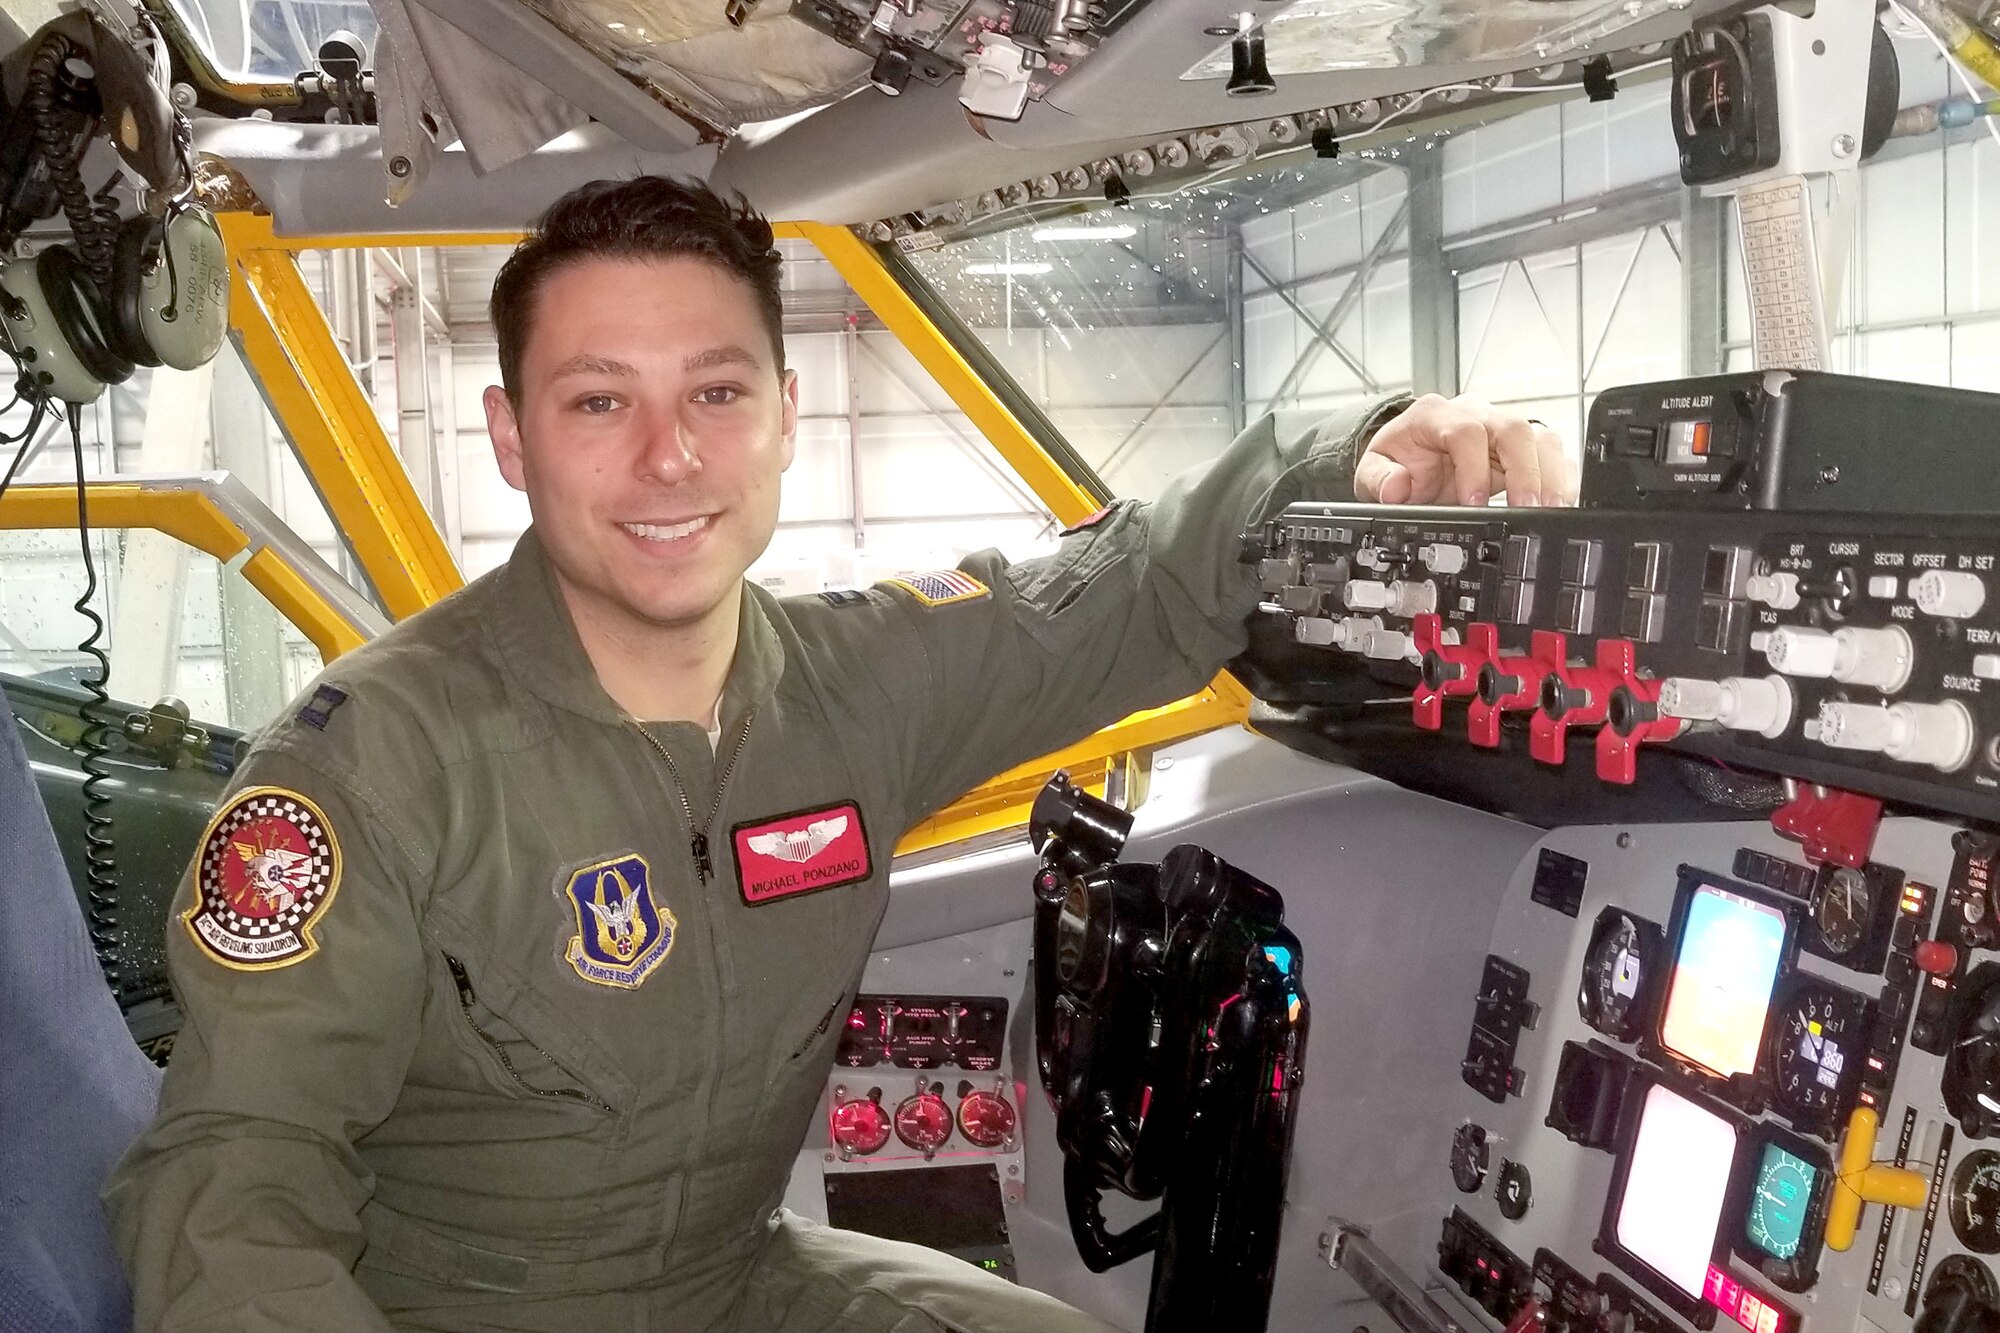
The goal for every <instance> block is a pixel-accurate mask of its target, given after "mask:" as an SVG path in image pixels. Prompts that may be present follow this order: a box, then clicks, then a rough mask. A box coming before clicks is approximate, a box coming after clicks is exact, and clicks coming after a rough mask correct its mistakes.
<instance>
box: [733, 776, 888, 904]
mask: <svg viewBox="0 0 2000 1333" xmlns="http://www.w3.org/2000/svg"><path fill="white" fill-rule="evenodd" d="M729 839H730V842H731V844H732V845H733V847H734V850H735V852H736V887H737V889H738V890H739V891H740V892H741V893H742V894H743V901H744V902H746V903H748V904H749V905H750V906H752V907H757V906H760V905H762V904H764V903H768V902H775V901H777V900H778V899H780V898H793V897H797V896H798V895H800V894H804V893H818V892H819V891H820V890H821V889H837V888H839V887H841V886H842V885H844V884H859V883H860V882H861V881H863V880H865V879H867V878H868V877H869V876H870V875H872V874H874V872H875V867H874V864H873V863H872V862H871V861H870V859H869V855H868V831H867V829H866V828H864V827H863V826H862V823H861V807H860V806H858V805H856V804H855V803H854V802H852V801H843V802H842V803H841V804H839V805H834V806H828V807H826V808H825V809H821V810H799V811H794V812H793V813H791V814H789V815H779V816H778V817H777V818H775V819H765V820H760V821H758V822H755V823H750V824H738V825H737V826H736V827H735V828H733V829H731V830H730V831H729Z"/></svg>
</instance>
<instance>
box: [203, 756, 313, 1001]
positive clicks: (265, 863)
mask: <svg viewBox="0 0 2000 1333" xmlns="http://www.w3.org/2000/svg"><path fill="white" fill-rule="evenodd" d="M339 887H340V844H339V842H337V841H336V840H335V838H334V836H333V829H332V827H331V826H330V825H329V824H328V823H327V819H326V815H325V814H324V813H323V812H322V811H321V810H320V808H319V807H318V806H317V805H314V804H313V803H312V802H311V801H310V800H307V799H306V798H305V797H304V796H302V795H300V794H299V793H298V792H295V791H287V790H286V789H284V788H282V787H252V788H250V789H249V790H247V791H242V792H238V793H237V794H236V795H235V796H234V797H233V798H231V799H230V801H229V803H228V804H227V805H225V806H223V807H222V809H220V810H218V811H217V812H216V815H215V818H214V820H213V821H211V822H210V824H209V826H208V832H206V833H204V834H203V835H202V839H201V853H200V855H199V857H198V858H197V860H196V862H195V873H194V905H193V906H192V907H190V908H188V910H187V911H186V912H185V913H184V914H183V915H182V917H181V921H182V923H183V924H185V925H186V926H187V931H188V934H189V935H191V936H192V937H193V938H194V942H195V944H196V945H198V946H199V947H200V948H201V951H202V952H203V953H205V954H207V955H208V956H209V957H210V958H212V959H214V960H215V961H216V962H218V963H221V964H222V965H223V966H224V967H234V968H239V969H242V970H243V971H246V972H260V971H263V970H265V969H267V968H273V967H284V966H286V965H287V964H290V963H296V962H299V961H301V960H302V959H306V958H310V957H312V955H313V954H315V953H317V952H318V951H319V945H318V944H317V943H316V942H315V941H314V940H313V936H312V927H313V925H314V923H316V922H317V921H318V920H319V919H320V917H321V916H322V915H323V914H324V913H325V912H326V909H327V908H328V907H329V906H330V905H331V904H332V903H333V895H334V891H335V890H336V889H338V888H339Z"/></svg>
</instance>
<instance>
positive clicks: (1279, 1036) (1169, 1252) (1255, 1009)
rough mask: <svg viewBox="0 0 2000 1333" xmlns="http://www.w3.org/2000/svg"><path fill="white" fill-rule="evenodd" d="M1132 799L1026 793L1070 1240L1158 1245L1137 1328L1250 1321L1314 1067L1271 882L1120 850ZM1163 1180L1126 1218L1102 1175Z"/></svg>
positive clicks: (1095, 1259) (1043, 1046)
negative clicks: (1124, 860) (1305, 1078)
mask: <svg viewBox="0 0 2000 1333" xmlns="http://www.w3.org/2000/svg"><path fill="white" fill-rule="evenodd" d="M1131 828H1132V816H1131V815H1129V814H1127V813H1126V812H1124V811H1122V810H1119V809H1118V808H1117V807H1116V806H1113V805H1110V804H1108V803H1106V802H1104V801H1101V800H1098V799H1097V798H1096V797H1094V796H1091V795H1090V794H1089V793H1087V792H1085V791H1082V790H1081V789H1079V788H1078V787H1076V786H1075V785H1073V784H1072V783H1071V782H1070V781H1069V778H1068V776H1067V775H1066V774H1062V773H1058V774H1056V776H1055V777H1053V778H1051V779H1050V780H1049V783H1048V785H1047V786H1046V787H1044V788H1043V789H1042V791H1041V794H1040V795H1039V796H1037V797H1036V799H1035V806H1034V810H1033V813H1032V815H1031V817H1030V821H1029V835H1030V837H1031V838H1032V839H1033V842H1034V846H1035V849H1036V851H1038V852H1039V853H1040V854H1041V858H1042V864H1041V868H1040V869H1039V870H1038V871H1037V872H1036V875H1035V883H1034V888H1035V1048H1036V1063H1037V1067H1038V1068H1039V1070H1040V1073H1041V1080H1042V1088H1043V1090H1044V1091H1045V1092H1046V1093H1047V1094H1048V1097H1049V1102H1050V1105H1051V1106H1052V1107H1053V1109H1054V1111H1055V1115H1056V1138H1057V1140H1058V1142H1059V1143H1060V1144H1061V1146H1062V1152H1063V1198H1064V1202H1065V1204H1066V1206H1067V1208H1068V1212H1069V1221H1070V1230H1071V1232H1072V1234H1073V1235H1074V1236H1075V1238H1076V1246H1077V1251H1078V1253H1079V1254H1080V1255H1081V1256H1082V1258H1083V1261H1084V1264H1085V1265H1086V1266H1087V1267H1088V1268H1089V1269H1090V1270H1091V1271H1092V1272H1098V1273H1101V1272H1104V1271H1105V1270H1106V1269H1109V1268H1113V1267H1115V1266H1117V1265H1119V1264H1122V1263H1125V1262H1127V1261H1128V1260H1131V1259H1135V1258H1137V1257H1138V1256H1139V1255H1142V1254H1145V1253H1147V1252H1148V1251H1152V1252H1154V1254H1155V1258H1154V1262H1153V1282H1152V1292H1151V1296H1150V1299H1149V1301H1148V1303H1147V1312H1146V1329H1147V1333H1168V1331H1169V1330H1179V1329H1190V1330H1192V1329H1209V1328H1214V1327H1218V1326H1221V1325H1227V1326H1228V1327H1232V1328H1239V1329H1246V1330H1258V1329H1262V1328H1263V1327H1264V1323H1265V1319H1266V1317H1267V1315H1268V1313H1269V1309H1270V1302H1271V1283H1272V1278H1273V1275H1274V1272H1275V1269H1276V1264H1277V1255H1278V1226H1279V1219H1280V1214H1281V1212H1282V1210H1283V1205H1284V1191H1285V1170H1286V1165H1287V1163H1288V1161H1289V1160H1290V1156H1291V1143H1292V1126H1293V1121H1294V1119H1295V1116H1296V1113H1297V1106H1298V1093H1299V1082H1300V1079H1301V1077H1302V1075H1303V1073H1304V1070H1305V1052H1306V1026H1307V1006H1306V997H1305V990H1304V988H1303V986H1302V984H1301V976H1302V966H1303V958H1302V954H1301V951H1300V948H1299V942H1298V939H1297V937H1296V936H1294V935H1293V934H1292V933H1291V932H1290V931H1289V930H1287V929H1285V926H1284V900H1283V899H1282V898H1280V897H1279V895H1278V893H1277V891H1276V890H1275V889H1273V888H1271V887H1270V886H1269V885H1267V884H1264V883H1262V882H1260V881H1258V880H1256V879H1253V878H1251V877H1250V876H1249V875H1246V874H1244V873H1243V872H1242V871H1240V870H1238V869H1236V868H1235V867H1234V866H1231V865H1230V864H1228V863H1227V862H1225V861H1223V860H1222V859H1221V858H1219V857H1217V856H1215V855H1214V854H1213V853H1211V852H1208V851H1205V850H1204V849H1202V848H1200V847H1195V846H1190V845H1182V846H1178V847H1175V848H1173V849H1172V850H1171V851H1169V852H1168V853H1167V854H1166V856H1165V857H1164V858H1163V859H1162V860H1161V862H1160V863H1159V864H1158V865H1146V864H1120V863H1118V861H1117V857H1118V854H1119V852H1120V851H1121V850H1122V849H1123V847H1124V845H1125V839H1126V836H1127V835H1128V834H1129V833H1130V832H1131ZM1107 1189H1113V1190H1117V1191H1119V1192H1120V1193H1122V1194H1127V1195H1130V1196H1131V1197H1132V1198H1135V1199H1160V1200H1161V1204H1160V1208H1159V1211H1158V1212H1156V1213H1154V1214H1153V1215H1152V1216H1150V1217H1148V1218H1146V1219H1145V1220H1144V1221H1142V1222H1139V1223H1137V1224H1136V1225H1134V1226H1131V1227H1129V1228H1127V1229H1126V1230H1124V1231H1121V1232H1113V1231H1111V1230H1110V1229H1109V1227H1108V1226H1107V1225H1106V1223H1105V1220H1104V1215H1103V1212H1102V1206H1101V1205H1102V1201H1103V1195H1104V1191H1105V1190H1107Z"/></svg>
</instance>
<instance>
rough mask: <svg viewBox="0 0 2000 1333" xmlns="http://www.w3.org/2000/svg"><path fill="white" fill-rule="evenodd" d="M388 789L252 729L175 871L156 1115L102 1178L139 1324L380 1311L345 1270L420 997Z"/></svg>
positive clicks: (408, 873) (410, 872)
mask: <svg viewBox="0 0 2000 1333" xmlns="http://www.w3.org/2000/svg"><path fill="white" fill-rule="evenodd" d="M306 734H307V736H312V735H313V734H314V733H310V732H308V733H306ZM390 804H391V803H390V802H387V801H384V800H382V799H381V798H379V797H377V796H375V795H374V794H373V793H371V792H369V791H368V789H367V788H366V787H365V786H364V785H363V784H361V783H359V782H356V781H354V780H352V779H336V778H335V777H332V776H329V775H328V774H327V773H324V772H321V771H319V767H318V766H317V765H313V766H309V765H308V764H306V763H304V762H301V760H300V758H299V757H298V756H296V755H294V754H290V753H287V752H286V750H285V748H284V745H283V743H282V742H281V743H280V744H279V745H278V746H277V747H276V748H265V747H260V748H259V749H258V750H257V751H256V752H255V753H254V754H253V755H252V756H251V758H250V759H249V760H248V761H247V762H246V763H245V765H244V767H243V769H242V771H241V772H240V773H239V774H238V776H237V778H236V780H235V782H234V783H233V785H232V795H231V796H230V798H228V799H226V800H224V802H223V803H222V806H221V807H220V813H219V814H218V821H219V822H218V824H217V826H216V827H215V831H214V832H213V833H211V835H210V836H209V837H207V838H205V839H204V841H203V848H204V851H203V852H202V853H198V854H197V857H196V862H195V864H194V865H193V866H192V867H191V868H190V871H189V874H188V876H187V878H186V879H185V880H183V882H182V885H181V890H180V893H179V895H178V896H177V898H176V900H175V904H174V910H173V913H172V915H171V917H170V918H169V920H168V923H167V930H168V943H167V953H168V961H169V967H170V969H171V973H172V976H173V982H174V990H175V993H176V994H177V996H178V997H179V1000H180V1004H181V1009H182V1012H183V1015H184V1025H183V1027H182V1028H181V1032H180V1035H179V1037H178V1038H177V1039H176V1042H175V1047H174V1055H173V1063H172V1066H171V1068H170V1069H169V1070H168V1072H167V1077H166V1084H165V1088H164V1091H163V1093H162V1096H161V1108H160V1115H159V1118H158V1119H157V1120H155V1121H154V1122H153V1125H152V1127H151V1128H150V1129H148V1130H147V1131H146V1133H145V1134H144V1135H143V1136H142V1137H141V1138H140V1140H139V1142H138V1143H137V1144H135V1145H134V1146H133V1148H132V1150H131V1151H130V1152H129V1153H128V1154H127V1155H126V1157H125V1159H124V1161H123V1162H121V1163H120V1164H119V1167H118V1169H117V1170H116V1171H115V1172H114V1173H113V1175H112V1177H111V1180H110V1183H109V1184H108V1185H107V1186H106V1188H105V1204H106V1207H107V1209H108V1211H109V1213H110V1216H111V1222H112V1230H113V1233H114V1235H115V1237H116V1239H117V1243H118V1247H119V1250H120V1252H121V1254H122V1255H123V1257H124V1260H125V1266H126V1269H127V1271H128V1273H129V1274H130V1276H131V1279H132V1289H133V1304H134V1316H135V1326H136V1327H137V1328H140V1329H144V1330H147V1331H148V1333H174V1331H176V1330H192V1329H202V1330H220V1329H227V1330H243V1331H244V1333H249V1331H250V1330H266V1329H271V1330H276V1329H286V1330H320V1329H324V1330H329V1333H330V1331H331V1330H341V1331H342V1333H365V1331H366V1330H376V1329H379V1330H386V1329H387V1328H388V1324H387V1322H386V1321H385V1320H384V1318H383V1316H382V1314H381V1313H380V1312H379V1311H378V1310H377V1309H376V1308H375V1307H374V1306H373V1305H372V1304H371V1303H370V1302H369V1300H368V1299H367V1297H366V1296H365V1295H364V1294H363V1293H362V1291H361V1288H360V1287H359V1286H358V1285H357V1284H356V1282H355V1279H354V1276H353V1272H352V1270H353V1267H354V1263H355V1261H356V1259H358V1258H359V1256H360V1254H361V1250H362V1247H363V1235H362V1229H361V1225H360V1222H359V1220H358V1218H357V1214H358V1212H359V1210H360V1208H361V1205H362V1203H363V1202H364V1201H365V1200H366V1199H367V1198H368V1196H369V1194H370V1193H371V1191H372V1189H373V1181H372V1179H371V1178H370V1176H369V1173H368V1171H367V1169H366V1167H365V1166H364V1165H363V1163H362V1161H361V1159H360V1157H359V1156H358V1155H357V1153H356V1151H355V1148H354V1144H355V1141H356V1140H357V1139H358V1138H360V1137H361V1136H362V1135H364V1134H366V1133H367V1132H368V1131H369V1130H371V1129H373V1128H374V1127H375V1126H376V1125H378V1124H380V1123H381V1122H382V1121H383V1120H384V1119H385V1118H386V1117H387V1116H388V1114H389V1112H390V1110H391V1108H392V1107H393V1106H394V1105H395V1101H396V1097H397V1095H398V1092H399V1090H400V1089H401V1087H402V1083H403V1077H404V1074H405V1072H406V1070H407V1068H408V1066H409V1063H410V1058H411V1054H412V1050H413V1047H414V1045H415V1040H416V1034H417V1031H418V1024H417V1022H416V1015H417V1014H418V1013H419V1012H420V1010H421V1007H422V1005H423V1000H424V983H423V977H424V968H423V952H422V946H421V944H420V942H419V936H418V922H417V919H416V912H415V908H414V907H413V906H412V904H413V902H414V901H417V898H416V896H414V895H413V894H412V893H411V892H410V888H411V886H412V885H413V884H415V883H417V882H418V879H417V876H418V875H419V874H420V873H421V872H420V870H419V865H418V862H419V859H420V855H421V854H420V853H419V852H418V851H417V850H416V849H415V848H414V847H413V846H412V845H411V844H412V842H413V839H412V838H411V836H410V834H409V833H408V831H407V829H406V828H404V827H403V824H402V821H400V820H399V819H398V818H397V816H396V813H395V812H394V811H392V810H389V809H387V808H386V807H387V806H389V805H390ZM315 825H322V826H323V828H324V831H325V832H326V833H327V834H328V835H330V836H329V837H328V838H327V839H325V840H316V834H317V833H318V831H319V830H318V829H316V828H315ZM259 857H262V858H263V859H262V860H259V859H258V858H259ZM232 862H233V864H230V863H232ZM328 873H331V874H332V876H333V881H332V883H331V884H330V886H329V885H328V883H327V880H326V876H327V874H328ZM205 886H206V887H207V889H208V891H209V893H210V897H209V899H208V900H207V901H208V904H209V906H208V907H207V908H206V909H205V910H198V911H196V914H195V915H196V919H194V920H192V921H190V920H189V919H188V918H189V914H190V911H191V909H199V908H200V907H201V904H202V902H203V899H202V898H201V897H200V895H201V894H202V893H203V892H204V887H205ZM322 891H323V892H322ZM260 893H264V894H268V896H265V897H261V898H260V897H259V896H258V895H259V894H260ZM315 895H319V896H315ZM232 903H234V904H235V905H237V906H243V907H245V908H246V909H247V910H246V911H245V912H242V913H236V912H234V908H233V907H232ZM274 907H278V908H282V910H279V911H278V912H277V914H276V915H267V914H269V913H271V912H272V911H273V910H274ZM301 911H303V915H302V916H298V914H299V913H300V912H301ZM292 916H298V930H302V931H303V932H304V935H303V936H302V935H300V934H299V933H297V930H289V929H288V926H287V922H288V920H289V919H290V918H291V917H292ZM204 932H205V933H206V938H205V939H204V938H198V936H200V935H202V934H203V933H204ZM308 936H309V937H310V946H309V949H310V951H309V952H308V951H307V948H308V946H307V945H306V944H305V937H308ZM259 960H269V961H259Z"/></svg>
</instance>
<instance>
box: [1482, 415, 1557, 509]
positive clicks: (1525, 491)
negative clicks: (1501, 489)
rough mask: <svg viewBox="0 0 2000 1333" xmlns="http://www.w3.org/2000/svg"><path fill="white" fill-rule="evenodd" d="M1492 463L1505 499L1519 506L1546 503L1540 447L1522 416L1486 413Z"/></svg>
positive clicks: (1533, 431) (1532, 429)
mask: <svg viewBox="0 0 2000 1333" xmlns="http://www.w3.org/2000/svg"><path fill="white" fill-rule="evenodd" d="M1484 425H1485V429H1486V437H1487V439H1488V441H1489V442H1490V443H1489V451H1490V453H1491V455H1492V466H1493V468H1494V469H1495V470H1497V471H1498V472H1499V473H1500V475H1501V476H1502V477H1503V478H1505V480H1506V486H1507V503H1508V504H1510V505H1518V506H1521V507H1523V508H1531V507H1533V506H1535V505H1540V504H1544V503H1548V502H1547V501H1546V500H1545V499H1544V498H1543V497H1544V482H1543V476H1544V474H1543V472H1542V458H1541V451H1540V449H1539V448H1538V447H1537V445H1536V441H1535V428H1534V426H1532V425H1531V424H1529V422H1528V421H1527V419H1526V418H1523V417H1516V416H1509V415H1507V414H1506V413H1503V412H1492V413H1489V414H1488V415H1487V416H1486V419H1485V422H1484Z"/></svg>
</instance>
